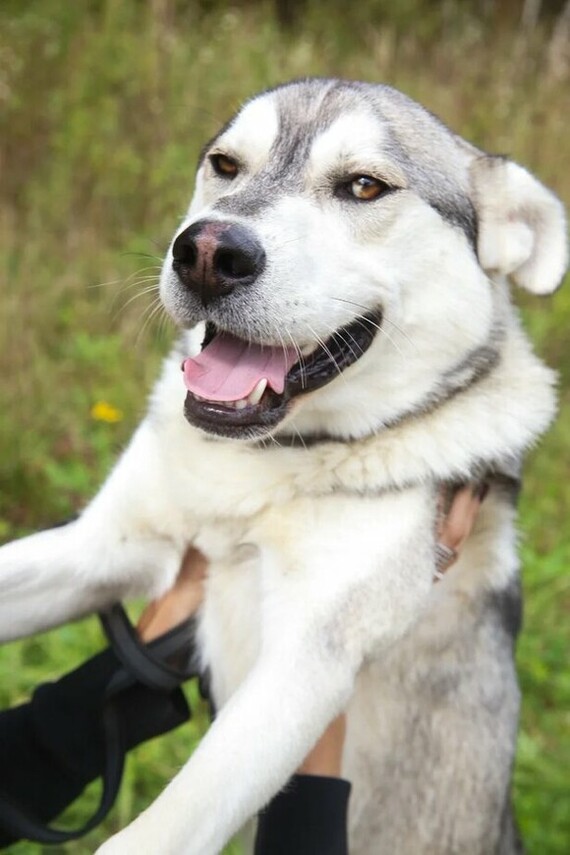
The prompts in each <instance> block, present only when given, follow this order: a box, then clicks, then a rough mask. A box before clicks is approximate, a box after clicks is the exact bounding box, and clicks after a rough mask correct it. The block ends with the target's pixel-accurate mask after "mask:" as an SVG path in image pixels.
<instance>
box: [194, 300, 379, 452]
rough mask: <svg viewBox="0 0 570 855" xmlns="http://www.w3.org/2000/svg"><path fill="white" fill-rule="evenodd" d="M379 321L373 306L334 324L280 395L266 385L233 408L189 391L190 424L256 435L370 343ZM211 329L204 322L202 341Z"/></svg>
mask: <svg viewBox="0 0 570 855" xmlns="http://www.w3.org/2000/svg"><path fill="white" fill-rule="evenodd" d="M381 322H382V311H381V310H380V309H378V310H376V311H373V312H369V313H367V314H366V315H362V316H360V317H358V318H356V319H355V320H354V321H352V323H350V324H348V325H347V326H345V327H341V328H340V329H338V330H337V331H336V332H334V333H333V334H332V335H331V336H330V338H328V339H327V341H326V342H325V343H324V345H321V346H319V347H317V349H316V350H315V351H314V352H313V353H311V354H309V355H308V356H307V357H303V358H302V359H300V360H299V361H298V362H296V363H295V364H294V365H293V366H292V368H291V369H290V370H289V372H288V373H287V375H286V377H285V388H284V390H283V392H282V394H280V395H278V394H277V393H276V392H274V391H273V390H272V389H270V388H269V387H268V388H267V389H266V390H265V392H264V394H263V396H262V398H261V400H260V401H259V403H258V404H255V405H253V404H252V405H248V406H246V407H244V408H243V409H240V410H238V409H235V408H234V407H232V406H227V405H224V404H223V403H220V402H217V401H205V400H202V399H200V398H197V397H196V396H195V395H193V394H192V392H188V393H187V395H186V401H185V404H184V415H185V416H186V418H187V420H188V421H189V422H190V423H191V424H192V425H194V426H195V427H198V428H201V429H202V430H205V431H206V432H207V433H210V434H214V435H216V436H220V437H226V438H230V439H255V438H259V437H261V436H263V435H265V434H267V433H269V432H270V431H271V430H273V428H275V427H276V426H277V425H278V424H279V422H281V421H282V420H283V419H284V418H285V416H286V415H287V413H288V412H289V410H290V408H291V406H292V404H293V401H294V399H295V398H297V397H298V396H299V395H302V394H305V393H308V392H314V391H316V390H317V389H320V388H322V387H323V386H325V385H327V384H328V383H330V382H331V380H334V378H335V377H338V375H339V374H341V373H342V372H343V371H344V370H345V369H346V368H348V367H349V366H350V365H352V364H353V363H355V362H357V361H358V359H360V357H361V356H362V355H363V354H364V353H365V352H366V351H367V350H368V348H369V347H370V345H371V344H372V341H373V340H374V337H375V335H376V333H377V332H378V330H379V328H380V324H381ZM215 334H216V328H215V326H214V325H213V324H212V323H208V324H207V325H206V334H205V337H204V345H203V346H205V345H206V344H208V343H209V342H210V341H211V340H212V339H213V337H214V336H215Z"/></svg>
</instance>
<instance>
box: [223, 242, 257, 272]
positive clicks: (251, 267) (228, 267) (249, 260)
mask: <svg viewBox="0 0 570 855" xmlns="http://www.w3.org/2000/svg"><path fill="white" fill-rule="evenodd" d="M214 269H215V270H216V272H217V273H221V274H222V276H227V277H228V278H229V279H244V278H245V277H246V276H254V275H255V273H256V272H257V258H255V257H253V256H251V255H248V254H247V253H246V252H243V251H242V250H240V249H218V250H217V251H216V254H215V256H214Z"/></svg>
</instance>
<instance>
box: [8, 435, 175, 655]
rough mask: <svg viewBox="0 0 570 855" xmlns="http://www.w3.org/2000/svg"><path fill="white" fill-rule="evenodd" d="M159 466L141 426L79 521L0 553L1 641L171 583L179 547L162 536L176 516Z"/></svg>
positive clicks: (154, 445)
mask: <svg viewBox="0 0 570 855" xmlns="http://www.w3.org/2000/svg"><path fill="white" fill-rule="evenodd" d="M161 461H162V458H161V449H160V443H159V440H158V437H157V436H156V434H155V431H154V430H153V428H152V427H151V426H150V425H148V424H145V423H143V424H142V425H141V427H140V428H139V430H138V431H137V433H136V434H135V436H134V437H133V440H132V442H131V444H130V446H129V448H128V449H127V451H126V452H125V454H124V455H123V457H122V458H121V460H120V461H119V463H118V464H117V466H116V467H115V469H114V471H113V472H112V473H111V476H110V477H109V479H108V481H107V483H106V484H105V485H104V486H103V488H102V490H101V491H100V492H99V494H98V495H97V496H96V497H95V499H94V500H93V502H92V503H91V505H89V506H88V507H87V508H86V510H85V511H84V512H83V514H82V515H81V516H80V517H79V519H77V520H76V521H75V522H72V523H69V524H68V525H65V526H61V527H60V528H54V529H50V530H48V531H44V532H40V533H38V534H33V535H30V536H29V537H24V538H22V539H21V540H17V541H14V542H12V543H8V544H6V545H5V546H2V547H1V548H0V641H7V640H11V639H14V638H18V637H20V636H23V635H29V634H31V633H33V632H39V631H42V630H44V629H47V628H49V627H51V626H56V625H57V624H60V623H63V622H65V621H68V620H71V619H74V618H77V617H80V616H81V615H83V614H86V613H89V612H93V611H95V610H97V609H99V608H101V607H103V606H105V605H106V604H109V603H112V602H113V601H115V600H117V599H120V598H122V597H125V596H128V595H134V594H142V593H148V592H151V591H152V589H153V588H154V589H155V590H156V589H161V588H162V590H164V588H165V587H167V586H168V584H169V583H171V582H172V581H173V580H174V578H175V575H176V571H177V569H178V568H179V566H180V558H181V552H182V546H181V544H180V543H176V542H175V540H174V538H173V537H170V536H168V537H167V535H166V532H167V531H168V527H169V524H171V519H172V517H174V516H175V513H174V512H173V510H172V508H171V507H170V505H169V500H168V484H167V479H166V477H165V475H164V466H163V465H162V462H161ZM165 520H166V521H167V522H165Z"/></svg>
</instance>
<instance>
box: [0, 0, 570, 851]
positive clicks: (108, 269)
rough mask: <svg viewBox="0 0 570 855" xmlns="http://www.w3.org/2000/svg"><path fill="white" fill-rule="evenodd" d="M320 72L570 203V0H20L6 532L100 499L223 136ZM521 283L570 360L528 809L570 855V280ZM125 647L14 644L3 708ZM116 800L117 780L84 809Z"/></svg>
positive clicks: (8, 293)
mask: <svg viewBox="0 0 570 855" xmlns="http://www.w3.org/2000/svg"><path fill="white" fill-rule="evenodd" d="M314 74H316V75H332V76H345V77H349V78H360V79H364V80H370V81H384V82H388V83H391V84H393V85H396V86H397V87H399V88H401V89H402V90H403V91H405V92H406V93H408V94H409V95H411V96H412V97H414V98H416V99H418V100H419V101H421V102H422V103H423V104H424V105H426V106H427V107H428V108H430V109H431V110H432V111H434V112H435V113H437V114H438V115H440V116H441V117H442V118H443V119H444V120H445V121H446V122H447V123H448V124H449V125H451V127H452V128H453V129H454V130H456V131H458V132H459V133H461V134H463V135H464V136H466V137H468V138H470V139H471V140H473V141H474V142H475V143H476V144H477V145H479V146H481V147H483V148H486V149H488V150H490V151H493V152H499V153H507V154H509V155H510V156H512V157H513V158H515V159H517V160H519V161H520V162H522V163H524V164H525V165H526V166H527V167H528V168H530V169H531V170H532V171H534V172H536V173H537V174H538V175H539V177H540V178H541V179H542V180H543V181H544V182H546V183H547V184H548V185H550V186H551V187H552V188H553V189H554V190H556V192H557V193H558V194H559V195H560V196H561V197H562V198H563V199H564V200H565V201H566V202H567V203H568V202H570V147H569V146H568V145H567V135H568V116H569V115H570V3H569V2H568V0H561V2H556V0H550V2H540V0H524V1H523V0H510V2H504V1H502V2H499V0H484V2H471V0H447V2H441V3H438V2H433V0H432V2H420V0H393V2H388V0H360V2H359V3H358V4H349V3H346V2H340V0H331V2H328V3H325V2H321V3H318V2H316V0H304V2H303V0H297V2H290V3H288V2H286V0H276V2H274V3H265V4H264V3H255V2H246V0H243V2H235V3H223V2H220V1H219V0H202V2H188V0H186V2H185V1H184V0H149V2H144V0H75V2H72V0H69V2H66V0H35V2H34V1H33V0H3V2H2V3H1V4H0V259H1V269H2V279H1V286H0V317H1V324H0V376H1V378H2V380H1V383H0V484H1V492H0V537H2V539H6V540H7V539H10V538H12V537H14V536H16V535H20V534H23V533H25V532H27V531H30V530H33V529H35V528H38V527H42V526H47V525H49V524H51V523H53V522H55V521H57V520H60V519H62V518H65V517H66V516H67V515H69V514H70V513H72V512H73V510H74V509H76V508H78V507H80V506H81V505H82V504H83V503H84V502H85V501H86V500H87V499H88V497H89V496H90V495H92V493H93V492H94V490H95V489H96V488H97V486H98V485H99V484H100V483H101V481H102V479H103V477H104V475H105V473H106V472H107V471H108V469H109V467H110V466H111V464H112V462H113V460H114V459H115V457H116V455H117V453H118V451H120V449H121V448H122V447H123V446H124V444H125V443H126V442H127V440H128V437H129V435H130V433H131V431H132V428H133V426H134V425H135V424H136V422H137V420H138V419H139V418H140V417H141V415H142V414H143V413H144V410H145V401H146V397H147V394H148V391H149V389H150V386H151V383H152V380H153V378H154V377H155V376H156V374H157V370H158V367H159V363H160V359H161V356H162V355H163V354H164V352H165V349H166V348H167V347H168V343H169V341H170V340H171V337H172V335H173V330H172V328H171V325H170V323H169V322H168V321H166V319H164V318H163V316H162V312H161V310H160V307H159V306H158V304H157V302H156V282H157V275H158V271H159V265H160V260H161V256H162V254H163V252H164V250H165V248H166V246H167V244H168V241H169V239H170V236H171V235H172V232H173V230H174V229H175V227H176V225H177V223H178V222H179V219H180V217H181V216H182V215H183V213H184V210H185V207H186V205H187V203H188V200H189V197H190V194H191V191H192V181H193V173H194V164H195V161H196V157H197V154H198V151H199V149H200V147H201V145H202V144H203V142H204V141H205V140H206V139H208V138H209V137H210V136H212V134H213V133H214V132H215V131H216V130H217V129H218V127H219V126H220V125H221V123H222V122H223V121H224V120H225V119H226V118H227V117H228V115H229V114H230V113H232V112H233V111H234V110H235V109H236V108H237V107H238V106H239V104H240V103H241V102H242V101H243V99H245V98H246V97H247V96H249V95H250V94H251V93H253V92H255V91H256V90H258V89H261V88H264V87H267V86H270V85H273V84H275V83H278V82H280V81H284V80H286V79H289V78H292V77H299V76H305V75H314ZM517 299H518V300H519V302H520V305H521V309H522V312H523V315H524V318H525V322H526V324H527V327H528V328H529V330H530V332H531V334H532V336H533V338H534V341H535V342H536V346H537V349H538V351H539V352H540V353H541V354H542V355H543V356H544V357H545V358H546V360H547V361H548V362H549V363H550V364H551V365H553V366H556V367H557V368H558V370H559V371H560V378H561V383H560V398H561V415H560V418H559V420H558V422H557V424H556V425H555V426H554V427H553V429H552V430H551V431H550V434H549V435H548V437H547V438H546V439H545V440H544V442H543V443H542V444H541V446H540V447H539V448H538V449H537V450H536V451H535V452H534V453H533V455H532V456H531V459H530V460H529V462H528V465H527V469H526V479H525V490H524V494H523V497H522V501H521V526H520V528H521V552H522V556H523V559H524V587H525V591H526V613H525V628H524V632H523V635H522V637H521V640H520V643H519V648H518V659H519V668H520V675H521V683H522V688H523V693H524V701H523V713H522V722H521V734H520V741H519V752H518V760H517V765H516V769H515V803H516V810H517V815H518V820H519V823H520V826H521V830H522V833H523V836H524V838H525V841H526V845H527V848H528V851H529V852H531V853H540V855H546V853H560V855H562V853H567V852H569V851H570V804H569V800H570V799H569V797H570V788H569V783H568V769H569V768H570V756H569V755H570V751H569V745H570V737H569V733H570V728H569V724H570V721H569V719H570V714H569V711H568V710H569V700H570V677H569V673H568V670H567V668H566V661H565V660H566V658H567V655H568V650H569V647H570V645H569V641H570V630H569V628H568V624H567V622H566V621H565V619H566V618H567V616H568V612H569V610H570V609H569V607H570V582H569V581H568V575H567V574H566V573H565V570H566V568H567V566H568V564H569V563H570V534H569V533H568V525H567V520H568V515H569V510H570V484H569V479H570V460H569V457H570V455H569V446H570V440H569V432H570V336H569V334H568V329H569V325H570V288H568V289H562V290H561V291H559V292H558V293H557V294H556V295H555V296H554V297H552V298H548V299H540V298H530V297H521V296H520V295H517ZM101 645H102V639H101V635H100V632H99V630H98V627H97V625H96V624H95V622H94V621H84V622H82V623H81V624H77V625H75V626H66V627H64V628H62V629H61V630H59V631H57V632H52V633H49V634H46V635H45V636H43V637H41V638H34V639H31V640H29V641H26V642H23V643H19V644H12V645H7V646H6V647H4V648H2V649H1V650H0V708H2V707H4V706H7V705H9V704H14V703H16V702H18V701H21V700H22V699H25V698H26V697H27V695H28V692H29V690H30V689H31V688H32V687H33V686H34V685H35V684H37V682H38V681H40V680H43V679H46V678H49V677H51V676H55V675H58V674H60V673H62V672H63V671H64V670H65V669H69V668H71V667H72V666H73V665H74V664H76V663H79V662H80V661H81V660H82V659H83V658H85V657H87V656H88V655H89V654H90V653H91V652H92V651H94V650H96V649H98V648H99V647H101ZM190 692H191V693H192V692H194V689H191V690H190ZM194 701H195V702H194V706H195V707H196V710H197V715H196V718H195V720H194V722H193V723H192V724H191V725H190V726H187V727H185V728H183V729H181V730H180V731H178V732H177V733H176V734H174V735H172V736H169V737H167V738H165V739H162V740H160V741H158V740H157V741H155V742H153V743H151V744H148V745H146V746H143V747H142V748H140V749H138V750H137V751H136V752H135V754H134V756H133V757H132V759H131V760H130V761H129V765H128V769H127V774H126V779H125V783H124V786H123V789H122V791H121V795H120V799H119V802H118V805H117V807H116V808H115V810H114V811H113V812H112V814H111V816H110V818H109V819H108V821H107V822H106V823H105V825H104V826H103V827H102V828H101V829H99V830H97V831H95V832H93V833H92V834H91V835H90V836H89V837H88V838H86V840H84V841H81V842H78V843H75V844H70V845H68V846H67V847H65V849H64V850H62V851H66V852H70V853H77V855H79V853H88V852H92V851H93V849H94V848H95V846H96V844H97V843H98V842H99V841H101V840H103V839H104V838H105V837H106V836H108V835H109V833H111V832H112V831H114V830H116V829H117V828H119V827H121V826H122V825H124V824H125V823H126V822H127V821H128V820H129V818H130V817H132V816H134V815H135V814H136V813H137V812H138V811H140V810H141V808H143V807H144V806H145V805H146V804H148V803H149V802H150V800H151V799H152V798H153V797H154V796H155V795H156V794H157V793H158V792H159V790H160V788H161V787H162V786H163V785H164V783H165V782H166V781H167V780H168V778H169V777H170V776H171V775H172V774H173V772H174V771H175V770H176V769H178V768H179V767H180V765H181V764H182V762H183V761H184V759H185V758H186V757H187V755H188V753H189V749H190V747H191V746H192V745H193V744H194V743H195V741H196V739H197V738H199V734H200V732H201V731H202V730H203V728H204V727H205V722H206V719H205V715H204V710H203V709H202V708H201V707H200V704H199V703H198V702H197V701H196V700H195V699H194ZM97 796H98V791H97V786H96V785H94V786H92V787H91V788H90V789H89V791H88V793H87V795H86V796H85V798H84V799H83V800H82V801H81V803H80V804H78V805H76V806H75V807H74V808H73V809H72V810H71V811H70V821H72V822H78V821H79V820H80V819H81V818H84V817H85V815H86V814H87V813H88V812H90V811H92V810H93V809H94V807H95V803H96V800H97ZM191 797H192V795H191V794H189V798H191ZM11 851H12V852H13V853H14V855H24V853H26V855H39V853H40V852H42V851H43V849H42V847H39V846H35V845H32V844H26V843H24V844H18V845H16V846H15V847H13V849H12V850H11ZM50 851H54V850H53V849H51V850H50ZM55 851H56V852H57V851H58V849H57V848H56V849H55ZM371 855H376V853H371ZM406 855H407V853H406ZM466 855H468V853H466Z"/></svg>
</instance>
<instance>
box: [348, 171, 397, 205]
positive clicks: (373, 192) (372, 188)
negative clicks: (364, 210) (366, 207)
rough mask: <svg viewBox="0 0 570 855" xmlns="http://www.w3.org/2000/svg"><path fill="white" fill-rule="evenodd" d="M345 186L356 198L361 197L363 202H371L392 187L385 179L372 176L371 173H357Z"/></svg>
mask: <svg viewBox="0 0 570 855" xmlns="http://www.w3.org/2000/svg"><path fill="white" fill-rule="evenodd" d="M345 186H346V189H347V191H348V193H349V194H350V195H351V196H354V198H355V199H360V201H361V202H371V201H372V200H373V199H377V198H378V196H381V195H382V193H386V192H388V191H389V190H390V189H391V188H390V186H389V185H388V184H386V182H385V181H380V180H379V179H378V178H372V177H371V176H370V175H357V176H356V177H355V178H353V179H352V180H351V181H349V182H348V183H347V184H346V185H345Z"/></svg>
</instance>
